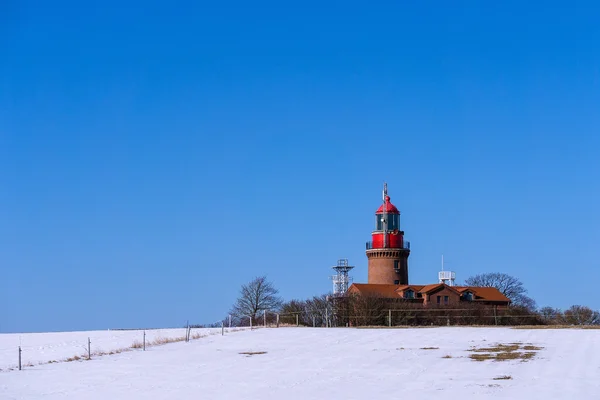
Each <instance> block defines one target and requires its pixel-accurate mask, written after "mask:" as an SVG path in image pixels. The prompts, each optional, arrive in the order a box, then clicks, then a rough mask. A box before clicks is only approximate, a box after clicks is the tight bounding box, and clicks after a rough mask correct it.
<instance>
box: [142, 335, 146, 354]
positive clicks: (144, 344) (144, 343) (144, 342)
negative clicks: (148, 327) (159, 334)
mask: <svg viewBox="0 0 600 400" xmlns="http://www.w3.org/2000/svg"><path fill="white" fill-rule="evenodd" d="M142 343H143V346H144V351H146V331H144V341H143V342H142Z"/></svg>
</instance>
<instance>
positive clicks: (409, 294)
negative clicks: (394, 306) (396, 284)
mask: <svg viewBox="0 0 600 400" xmlns="http://www.w3.org/2000/svg"><path fill="white" fill-rule="evenodd" d="M404 298H405V299H414V298H415V292H413V291H412V289H408V290H406V291H405V292H404Z"/></svg>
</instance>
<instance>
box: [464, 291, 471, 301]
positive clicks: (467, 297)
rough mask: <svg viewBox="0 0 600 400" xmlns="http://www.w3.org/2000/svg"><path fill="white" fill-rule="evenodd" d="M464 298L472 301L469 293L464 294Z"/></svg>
mask: <svg viewBox="0 0 600 400" xmlns="http://www.w3.org/2000/svg"><path fill="white" fill-rule="evenodd" d="M464 298H465V300H467V301H471V300H473V293H471V292H467V293H465V294H464Z"/></svg>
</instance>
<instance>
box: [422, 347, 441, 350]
mask: <svg viewBox="0 0 600 400" xmlns="http://www.w3.org/2000/svg"><path fill="white" fill-rule="evenodd" d="M421 350H439V347H421Z"/></svg>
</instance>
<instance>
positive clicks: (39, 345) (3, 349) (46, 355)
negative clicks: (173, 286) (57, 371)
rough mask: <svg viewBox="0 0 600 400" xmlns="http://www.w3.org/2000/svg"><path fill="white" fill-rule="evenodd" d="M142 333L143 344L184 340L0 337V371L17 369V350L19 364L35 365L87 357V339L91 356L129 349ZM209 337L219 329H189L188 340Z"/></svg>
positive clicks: (163, 333)
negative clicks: (20, 362) (19, 354)
mask: <svg viewBox="0 0 600 400" xmlns="http://www.w3.org/2000/svg"><path fill="white" fill-rule="evenodd" d="M144 332H146V343H152V342H154V341H156V340H160V339H166V338H184V337H185V332H186V329H185V328H179V329H152V330H146V331H143V330H106V331H87V332H85V331H84V332H56V333H54V332H52V333H22V334H17V333H10V334H0V369H1V370H6V369H9V368H15V367H16V366H17V365H18V348H19V346H21V349H22V353H21V357H22V364H29V363H31V364H39V363H47V362H49V361H60V360H64V359H67V358H69V357H73V356H83V355H84V354H85V356H86V357H87V346H88V338H89V339H90V342H91V345H90V348H91V349H90V350H91V352H92V353H98V352H106V353H108V352H110V351H115V350H119V349H126V348H130V347H131V345H132V344H133V343H134V342H136V341H137V342H139V343H142V342H143V340H144V336H143V335H144ZM211 333H221V329H220V328H218V329H215V328H210V329H192V330H191V335H190V336H194V335H197V334H198V335H208V334H211Z"/></svg>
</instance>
